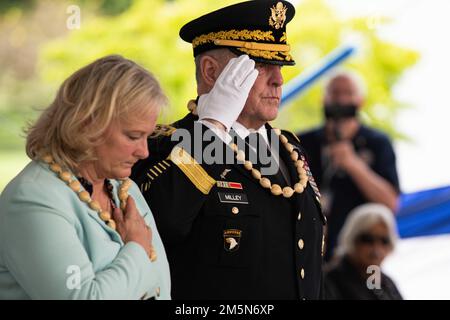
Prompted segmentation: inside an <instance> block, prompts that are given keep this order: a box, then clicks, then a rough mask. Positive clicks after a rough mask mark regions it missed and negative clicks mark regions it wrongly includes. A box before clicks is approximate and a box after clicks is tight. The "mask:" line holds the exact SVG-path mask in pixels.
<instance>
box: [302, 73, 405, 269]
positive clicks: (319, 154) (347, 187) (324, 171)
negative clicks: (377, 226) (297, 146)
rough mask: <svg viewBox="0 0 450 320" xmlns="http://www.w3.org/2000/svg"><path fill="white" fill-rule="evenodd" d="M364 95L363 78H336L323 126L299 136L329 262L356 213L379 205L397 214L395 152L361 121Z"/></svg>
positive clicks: (346, 75) (330, 85)
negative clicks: (324, 219)
mask: <svg viewBox="0 0 450 320" xmlns="http://www.w3.org/2000/svg"><path fill="white" fill-rule="evenodd" d="M364 96H365V93H364V87H363V83H362V81H361V80H360V78H359V76H357V75H356V74H353V73H350V72H340V73H336V74H335V75H334V76H332V77H331V78H330V79H329V81H328V83H327V85H326V87H325V97H324V115H325V124H324V125H322V126H321V127H319V128H316V129H313V130H311V131H308V132H305V133H301V134H299V135H298V136H299V138H300V141H301V143H302V145H303V146H304V148H305V150H306V152H307V153H308V156H309V158H308V160H309V164H310V166H311V171H312V173H313V175H314V177H315V178H316V181H317V183H318V185H319V188H320V190H321V192H322V208H323V211H324V213H325V214H326V215H327V216H328V234H327V241H326V255H325V259H326V260H329V258H330V257H331V256H332V253H333V248H334V247H335V245H336V238H337V235H338V233H339V231H340V229H341V228H342V226H343V224H344V222H345V219H346V217H347V215H348V213H349V212H350V211H351V210H352V209H353V208H355V207H357V206H359V205H361V204H364V203H367V202H377V203H381V204H384V205H386V206H387V207H388V208H390V209H391V210H392V211H393V212H395V211H396V209H397V200H398V194H399V182H398V176H397V170H396V165H395V153H394V150H393V148H392V145H391V142H390V141H389V139H388V137H387V136H386V135H385V134H383V133H381V132H379V131H377V130H374V129H372V128H368V127H367V126H365V125H362V124H361V122H360V121H359V119H358V117H357V116H358V112H359V110H360V109H361V107H362V105H363V103H364Z"/></svg>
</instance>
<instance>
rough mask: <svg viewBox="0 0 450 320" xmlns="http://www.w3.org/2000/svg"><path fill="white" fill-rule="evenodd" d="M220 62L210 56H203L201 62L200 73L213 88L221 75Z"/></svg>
mask: <svg viewBox="0 0 450 320" xmlns="http://www.w3.org/2000/svg"><path fill="white" fill-rule="evenodd" d="M220 71H221V70H220V65H219V62H218V61H217V60H216V59H214V58H213V57H210V56H207V55H205V56H203V57H202V58H201V60H200V72H201V77H202V78H203V81H204V83H205V84H207V85H208V86H210V87H212V86H213V85H214V83H215V82H216V80H217V78H218V77H219V75H220Z"/></svg>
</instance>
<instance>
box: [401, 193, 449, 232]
mask: <svg viewBox="0 0 450 320" xmlns="http://www.w3.org/2000/svg"><path fill="white" fill-rule="evenodd" d="M396 216H397V224H398V231H399V234H400V237H402V238H409V237H419V236H429V235H438V234H445V233H450V186H447V187H442V188H437V189H431V190H425V191H420V192H415V193H408V194H402V195H401V197H400V207H399V210H398V213H397V215H396Z"/></svg>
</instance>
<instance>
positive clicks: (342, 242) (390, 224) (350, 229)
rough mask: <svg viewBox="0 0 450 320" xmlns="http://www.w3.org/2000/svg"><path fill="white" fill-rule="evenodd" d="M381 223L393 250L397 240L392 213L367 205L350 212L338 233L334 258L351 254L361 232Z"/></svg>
mask: <svg viewBox="0 0 450 320" xmlns="http://www.w3.org/2000/svg"><path fill="white" fill-rule="evenodd" d="M379 222H382V223H384V224H385V225H386V227H387V229H388V233H389V240H390V246H391V250H394V248H395V245H396V242H397V240H398V234H397V227H396V222H395V219H394V214H393V212H392V211H391V210H390V209H389V208H388V207H386V206H385V205H382V204H378V203H368V204H363V205H361V206H358V207H356V208H355V209H353V210H352V211H350V213H349V215H348V217H347V220H346V221H345V224H344V226H343V227H342V230H341V232H340V233H339V238H338V246H337V248H336V256H339V257H342V256H344V255H348V254H352V253H353V252H354V250H355V240H356V238H357V237H358V236H359V235H360V234H361V233H363V232H365V231H368V230H369V229H370V228H371V227H372V226H374V225H375V224H377V223H379Z"/></svg>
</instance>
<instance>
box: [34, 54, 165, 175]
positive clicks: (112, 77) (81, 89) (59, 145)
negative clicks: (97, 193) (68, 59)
mask: <svg viewBox="0 0 450 320" xmlns="http://www.w3.org/2000/svg"><path fill="white" fill-rule="evenodd" d="M166 104H167V98H166V96H165V95H164V93H163V92H162V89H161V87H160V85H159V83H158V81H157V80H156V79H155V77H154V76H153V75H152V74H151V73H150V72H148V71H147V70H145V69H144V68H142V67H141V66H139V65H137V64H136V63H134V62H133V61H131V60H128V59H125V58H123V57H121V56H118V55H110V56H106V57H103V58H100V59H98V60H96V61H94V62H92V63H91V64H89V65H87V66H85V67H83V68H81V69H80V70H78V71H76V72H75V73H74V74H72V75H71V76H70V77H69V78H68V79H66V80H65V81H64V82H63V84H62V85H61V87H60V88H59V90H58V93H57V95H56V98H55V100H54V101H53V102H52V103H51V105H50V106H49V107H48V108H47V109H45V110H44V112H43V113H42V114H41V116H40V117H39V118H38V119H37V121H36V122H35V123H34V124H32V125H31V126H29V128H28V129H27V130H26V133H27V141H26V152H27V155H28V156H29V157H30V158H31V159H34V160H36V159H37V158H40V157H42V156H43V155H44V154H50V155H52V156H53V158H54V159H55V161H56V162H58V163H60V164H61V165H63V166H65V167H67V168H69V169H71V170H75V171H76V169H77V168H78V165H79V164H80V162H83V161H91V160H96V158H95V154H94V148H95V147H96V146H97V145H99V144H101V143H102V139H103V138H104V135H105V133H106V132H107V130H108V128H109V127H110V126H111V125H112V124H114V123H115V122H116V121H129V120H130V119H129V118H130V117H132V119H145V117H149V115H151V114H153V112H159V111H160V108H161V107H163V106H165V105H166Z"/></svg>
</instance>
